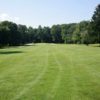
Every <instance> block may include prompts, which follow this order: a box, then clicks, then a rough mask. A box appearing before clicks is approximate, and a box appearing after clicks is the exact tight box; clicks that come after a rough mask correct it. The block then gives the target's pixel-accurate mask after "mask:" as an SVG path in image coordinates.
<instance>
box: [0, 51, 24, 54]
mask: <svg viewBox="0 0 100 100" xmlns="http://www.w3.org/2000/svg"><path fill="white" fill-rule="evenodd" d="M18 53H23V52H22V51H0V54H18Z"/></svg>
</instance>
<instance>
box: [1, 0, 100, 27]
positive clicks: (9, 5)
mask: <svg viewBox="0 0 100 100" xmlns="http://www.w3.org/2000/svg"><path fill="white" fill-rule="evenodd" d="M99 3H100V0H0V21H4V20H9V21H13V22H15V23H17V24H23V25H27V26H32V27H38V26H39V25H41V26H50V27H51V26H52V25H54V24H68V23H77V22H80V21H83V20H90V19H91V17H92V15H93V13H94V10H95V8H96V6H97V5H98V4H99Z"/></svg>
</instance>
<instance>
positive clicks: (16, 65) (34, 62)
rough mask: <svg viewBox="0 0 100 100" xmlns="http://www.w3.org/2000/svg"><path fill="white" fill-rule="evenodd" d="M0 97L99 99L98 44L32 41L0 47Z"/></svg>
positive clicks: (17, 99) (3, 99)
mask: <svg viewBox="0 0 100 100" xmlns="http://www.w3.org/2000/svg"><path fill="white" fill-rule="evenodd" d="M0 100H100V48H99V47H94V46H84V45H64V44H36V45H33V46H21V47H17V48H5V49H0Z"/></svg>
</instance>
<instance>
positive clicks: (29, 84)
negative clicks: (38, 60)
mask: <svg viewBox="0 0 100 100" xmlns="http://www.w3.org/2000/svg"><path fill="white" fill-rule="evenodd" d="M46 54H47V55H46V58H45V59H46V61H45V66H44V68H43V70H42V71H41V73H39V75H37V77H36V78H35V79H34V80H33V81H31V82H29V83H28V84H27V86H28V87H24V89H23V90H22V91H21V92H19V94H18V95H17V96H16V97H15V98H13V99H12V100H17V99H19V98H20V97H21V96H22V95H24V94H25V93H26V92H28V91H29V89H30V88H32V87H33V86H34V85H35V84H36V83H37V82H39V81H40V79H41V78H42V77H43V75H44V74H45V72H46V70H47V64H48V50H47V51H46ZM41 65H42V64H41Z"/></svg>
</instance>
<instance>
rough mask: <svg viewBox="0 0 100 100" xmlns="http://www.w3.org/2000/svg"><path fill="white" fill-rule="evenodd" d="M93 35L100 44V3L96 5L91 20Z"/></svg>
mask: <svg viewBox="0 0 100 100" xmlns="http://www.w3.org/2000/svg"><path fill="white" fill-rule="evenodd" d="M91 27H92V30H93V31H92V35H93V36H94V37H96V39H97V42H98V43H99V44H100V4H99V5H98V6H97V7H96V9H95V12H94V14H93V16H92V20H91Z"/></svg>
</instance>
